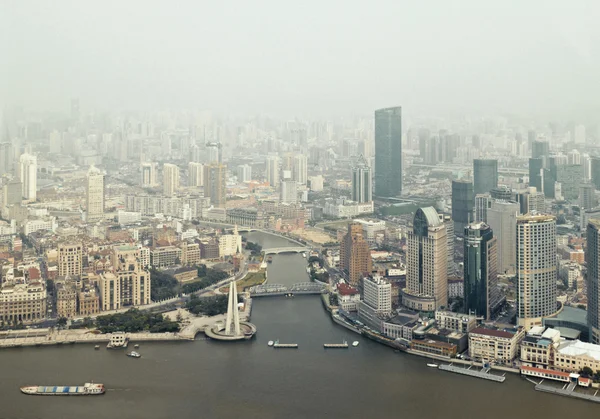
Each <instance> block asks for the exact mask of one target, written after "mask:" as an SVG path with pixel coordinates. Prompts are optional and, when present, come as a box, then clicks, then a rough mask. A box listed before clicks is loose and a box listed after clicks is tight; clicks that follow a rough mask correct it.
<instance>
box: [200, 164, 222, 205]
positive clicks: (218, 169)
mask: <svg viewBox="0 0 600 419" xmlns="http://www.w3.org/2000/svg"><path fill="white" fill-rule="evenodd" d="M226 182H227V166H226V165H224V164H222V163H211V164H207V165H205V166H204V196H205V197H208V198H210V203H211V204H212V205H213V206H215V207H217V208H225V204H226V199H227V189H226Z"/></svg>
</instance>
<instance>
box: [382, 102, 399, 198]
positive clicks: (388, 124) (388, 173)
mask: <svg viewBox="0 0 600 419" xmlns="http://www.w3.org/2000/svg"><path fill="white" fill-rule="evenodd" d="M401 193H402V108H401V107H400V106H397V107H394V108H386V109H379V110H377V111H375V195H377V196H382V197H386V196H398V195H400V194H401Z"/></svg>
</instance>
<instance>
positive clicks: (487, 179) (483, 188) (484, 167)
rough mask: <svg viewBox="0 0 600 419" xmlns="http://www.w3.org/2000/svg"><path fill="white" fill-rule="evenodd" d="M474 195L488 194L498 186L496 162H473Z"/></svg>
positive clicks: (481, 160)
mask: <svg viewBox="0 0 600 419" xmlns="http://www.w3.org/2000/svg"><path fill="white" fill-rule="evenodd" d="M473 182H474V185H473V190H474V193H476V194H478V193H488V192H489V191H491V190H492V189H493V188H495V187H497V186H498V160H491V159H475V160H473Z"/></svg>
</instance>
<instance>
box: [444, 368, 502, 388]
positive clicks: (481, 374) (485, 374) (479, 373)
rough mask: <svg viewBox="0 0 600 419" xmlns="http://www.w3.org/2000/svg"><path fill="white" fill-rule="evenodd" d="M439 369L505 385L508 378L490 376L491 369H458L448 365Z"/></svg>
mask: <svg viewBox="0 0 600 419" xmlns="http://www.w3.org/2000/svg"><path fill="white" fill-rule="evenodd" d="M438 368H439V369H440V370H442V371H449V372H453V373H456V374H462V375H468V376H470V377H475V378H483V379H484V380H490V381H495V382H497V383H503V382H504V380H506V377H505V376H503V375H494V374H490V369H489V368H482V369H481V370H477V369H472V368H471V367H469V368H463V367H457V366H455V365H452V364H447V365H444V364H442V365H440V366H439V367H438Z"/></svg>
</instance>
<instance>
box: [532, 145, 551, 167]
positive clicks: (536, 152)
mask: <svg viewBox="0 0 600 419" xmlns="http://www.w3.org/2000/svg"><path fill="white" fill-rule="evenodd" d="M549 156H550V145H549V144H548V141H540V140H536V141H534V142H533V143H532V144H531V157H533V158H534V159H542V160H544V166H546V159H547V158H548V157H549Z"/></svg>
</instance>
